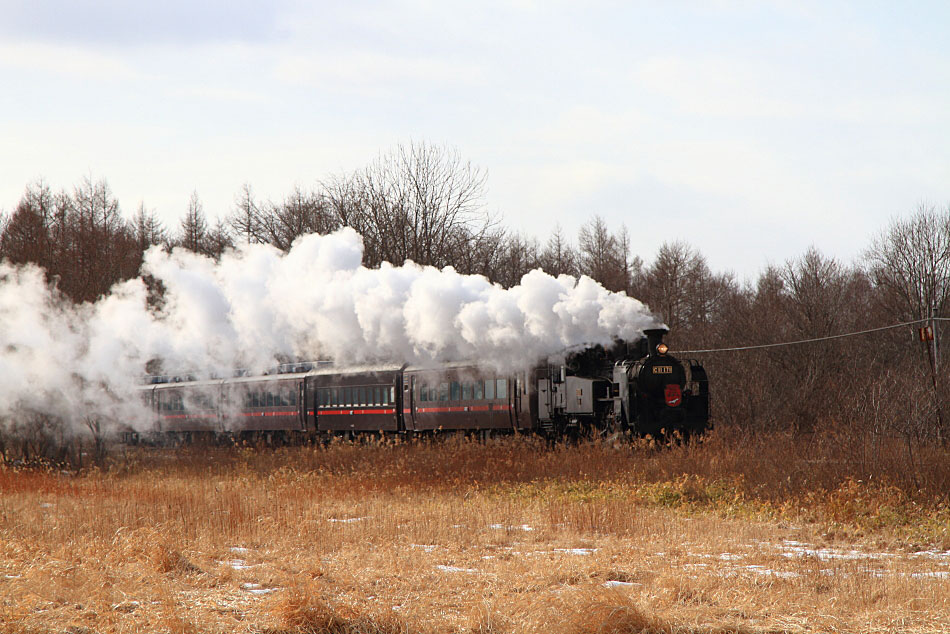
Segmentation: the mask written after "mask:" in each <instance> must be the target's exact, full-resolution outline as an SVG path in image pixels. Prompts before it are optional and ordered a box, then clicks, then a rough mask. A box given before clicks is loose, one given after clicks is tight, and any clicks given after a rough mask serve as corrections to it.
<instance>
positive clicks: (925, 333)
mask: <svg viewBox="0 0 950 634" xmlns="http://www.w3.org/2000/svg"><path fill="white" fill-rule="evenodd" d="M927 324H928V325H927V326H925V327H923V328H920V329H919V334H920V340H921V341H922V342H923V343H924V344H925V345H926V346H927V358H928V359H929V360H930V382H931V385H932V386H933V392H934V405H935V406H936V408H937V439H938V440H939V441H940V442H941V443H942V442H943V439H944V438H943V408H942V407H941V405H940V390H939V389H937V364H938V361H939V350H938V348H937V337H936V332H937V328H936V326H937V322H936V320H935V319H934V311H933V308H931V309H930V318H929V319H928V320H927Z"/></svg>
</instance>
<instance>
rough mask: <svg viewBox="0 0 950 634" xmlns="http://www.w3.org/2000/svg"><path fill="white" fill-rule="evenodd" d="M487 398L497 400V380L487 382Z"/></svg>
mask: <svg viewBox="0 0 950 634" xmlns="http://www.w3.org/2000/svg"><path fill="white" fill-rule="evenodd" d="M485 398H495V379H488V380H487V381H485Z"/></svg>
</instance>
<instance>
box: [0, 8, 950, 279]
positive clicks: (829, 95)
mask: <svg viewBox="0 0 950 634" xmlns="http://www.w3.org/2000/svg"><path fill="white" fill-rule="evenodd" d="M948 27H950V4H948V3H945V2H892V3H884V2H853V3H841V2H820V1H817V2H799V1H787V2H768V3H767V2H738V1H736V2H730V1H725V0H723V1H719V2H685V1H684V2H583V3H567V2H532V1H530V0H522V1H520V2H490V1H482V2H477V3H471V2H468V3H456V2H445V1H433V2H391V3H380V2H347V3H315V2H314V3H309V2H292V1H283V2H274V3H263V2H253V1H249V0H228V1H225V0H211V1H205V2H199V3H196V2H195V0H166V1H164V2H138V3H137V2H125V1H119V0H103V1H99V2H92V1H81V0H68V1H67V0H55V1H48V2H44V1H42V0H33V1H30V2H22V1H6V0H0V209H2V210H5V211H7V212H9V211H12V209H13V208H14V206H15V205H16V203H17V201H18V200H19V198H20V196H21V195H22V193H23V191H24V189H25V187H26V186H27V184H28V183H31V182H33V181H35V180H36V179H38V178H41V177H42V178H44V179H45V180H46V181H47V182H48V183H49V184H50V185H51V186H52V187H53V188H54V189H60V188H64V187H65V188H72V187H73V186H74V185H75V184H77V183H78V182H79V181H80V180H81V179H82V178H83V177H84V176H92V177H93V178H95V179H99V178H105V179H106V180H107V181H108V182H109V185H110V186H111V188H112V190H113V192H114V193H115V194H116V196H117V197H118V199H119V201H120V203H121V205H122V208H123V210H124V211H125V213H126V214H127V215H128V216H131V215H132V214H133V213H134V212H135V210H136V209H137V208H138V206H139V204H140V203H141V202H144V203H145V205H146V206H147V207H149V208H153V209H155V210H157V212H158V213H159V215H160V216H161V217H162V218H163V219H164V221H165V222H166V225H168V226H169V227H175V226H176V225H177V223H178V222H179V220H180V218H181V217H182V216H183V214H184V211H185V209H186V207H187V204H188V200H189V197H190V195H191V192H192V191H197V192H198V195H199V197H200V198H201V200H202V202H203V203H204V205H205V209H206V211H207V212H208V214H209V216H210V217H212V218H214V217H217V216H219V215H220V216H224V215H226V214H227V213H229V212H230V211H231V210H232V208H233V205H234V200H235V197H236V196H237V194H238V192H239V190H240V188H241V186H242V184H243V183H245V182H247V183H250V184H251V186H252V187H253V189H254V191H255V193H256V194H257V195H258V196H259V197H261V198H270V199H274V200H276V199H280V198H282V197H283V196H284V195H285V194H287V193H288V192H289V191H290V190H291V189H292V188H293V187H294V186H295V185H300V186H301V187H303V188H305V189H306V188H310V187H312V186H314V185H315V184H316V182H317V181H319V180H321V179H324V178H326V177H327V176H330V175H332V174H337V173H341V172H344V171H351V170H354V169H357V168H360V167H362V166H363V165H365V164H367V163H368V162H370V161H371V160H373V159H374V158H375V157H376V156H377V155H378V154H379V153H380V152H382V151H386V150H388V149H390V148H392V147H393V146H394V145H395V144H397V143H408V142H410V141H426V142H430V143H434V144H440V145H442V144H445V145H448V146H452V147H454V148H456V149H457V150H458V152H459V153H460V155H461V156H462V157H463V158H465V159H468V160H471V161H472V162H473V163H474V164H476V165H478V166H480V167H482V168H484V169H485V170H486V171H487V173H488V199H487V203H488V206H489V209H490V210H492V211H493V212H496V213H499V214H501V215H502V216H503V220H504V224H505V225H506V226H508V227H510V228H512V229H515V230H520V231H523V232H524V233H526V234H528V235H530V236H534V237H537V238H539V239H540V240H542V241H543V240H545V239H546V238H547V236H548V235H549V234H550V231H551V228H552V226H553V223H555V222H558V223H560V225H561V226H562V227H563V228H564V229H565V231H566V232H567V234H568V235H570V236H571V237H572V238H573V237H574V236H576V231H577V228H578V227H579V226H580V224H581V223H582V222H584V221H586V220H587V219H589V218H590V217H591V216H592V215H593V214H600V215H601V216H602V217H603V218H604V219H605V220H606V221H607V222H608V224H609V225H610V226H611V227H613V228H617V227H619V226H620V224H621V223H624V224H626V226H627V228H628V229H629V230H630V233H631V236H632V246H633V250H634V252H635V253H636V254H638V255H640V256H641V257H643V258H644V259H645V260H646V261H648V262H649V261H650V260H652V258H653V256H654V254H655V253H656V250H657V248H658V247H659V246H660V245H661V244H662V243H663V241H664V240H675V239H681V240H685V241H687V242H689V243H690V244H691V245H692V246H694V247H696V248H698V249H699V250H700V251H701V252H702V253H704V254H705V255H706V256H707V258H708V260H709V263H710V266H711V267H712V268H713V269H714V270H716V271H726V270H732V271H735V272H736V273H737V274H738V276H739V277H740V279H742V278H750V277H754V276H755V275H756V274H757V273H758V272H759V271H760V270H761V269H762V268H763V267H764V266H765V265H766V264H768V263H779V264H780V263H782V262H784V261H785V260H786V259H788V258H792V257H797V256H799V255H801V254H802V253H803V252H804V250H805V249H807V248H808V246H809V245H815V246H817V247H818V248H819V249H821V250H822V251H823V252H824V253H825V254H826V255H830V256H835V257H838V258H840V259H842V260H843V261H846V262H847V261H851V259H852V258H854V257H855V256H856V255H859V254H860V252H861V251H862V250H863V249H864V248H865V247H866V246H867V245H868V243H869V242H870V240H871V238H872V236H873V235H874V234H876V233H877V232H879V231H880V230H881V229H883V228H884V227H885V226H886V224H887V223H888V221H889V220H890V219H892V218H894V217H896V216H899V215H903V214H907V213H910V212H911V211H912V210H913V209H914V208H916V207H917V205H918V204H919V203H921V202H932V203H934V204H937V205H938V206H946V205H947V203H950V178H948V177H950V44H948V41H950V39H948V38H947V31H948Z"/></svg>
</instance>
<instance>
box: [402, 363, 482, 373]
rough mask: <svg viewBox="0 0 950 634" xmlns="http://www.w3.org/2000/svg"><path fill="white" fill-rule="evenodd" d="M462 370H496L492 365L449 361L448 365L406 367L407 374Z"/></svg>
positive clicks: (434, 364) (432, 364) (433, 364)
mask: <svg viewBox="0 0 950 634" xmlns="http://www.w3.org/2000/svg"><path fill="white" fill-rule="evenodd" d="M462 368H473V369H476V370H485V371H492V372H495V369H494V368H493V367H492V366H491V365H490V364H486V363H479V362H477V361H449V362H446V363H430V364H417V365H409V366H406V372H437V371H439V370H457V369H462Z"/></svg>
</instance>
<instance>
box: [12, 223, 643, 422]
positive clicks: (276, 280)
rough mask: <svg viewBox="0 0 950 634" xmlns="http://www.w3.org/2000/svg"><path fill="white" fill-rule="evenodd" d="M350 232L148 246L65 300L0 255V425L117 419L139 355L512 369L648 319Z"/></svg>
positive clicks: (171, 364)
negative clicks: (156, 294)
mask: <svg viewBox="0 0 950 634" xmlns="http://www.w3.org/2000/svg"><path fill="white" fill-rule="evenodd" d="M361 259H362V239H361V238H360V236H359V235H358V234H357V233H356V232H354V231H353V230H352V229H343V230H341V231H338V232H336V233H334V234H332V235H327V236H320V235H309V236H304V237H302V238H300V239H299V240H297V242H296V243H295V244H294V246H293V248H292V249H291V250H290V252H288V253H286V254H285V253H282V252H280V251H278V250H277V249H274V248H272V247H270V246H265V245H247V246H243V247H240V248H239V249H237V250H235V251H233V252H230V253H227V254H225V255H224V256H223V257H222V258H221V261H220V262H218V263H216V262H214V261H213V260H211V259H208V258H205V257H203V256H200V255H195V254H193V253H190V252H186V251H181V250H175V251H173V252H171V253H168V252H166V251H164V250H162V249H160V248H157V247H153V248H152V249H150V250H149V251H148V252H147V253H146V255H145V263H144V265H143V268H142V273H143V275H146V276H150V277H151V278H153V279H154V280H157V281H158V282H160V283H161V285H162V286H163V287H164V301H163V304H162V306H161V307H160V308H159V309H154V308H149V307H148V304H147V298H148V293H149V290H148V287H147V285H146V282H145V281H143V279H142V278H138V279H134V280H129V281H127V282H123V283H120V284H117V285H116V286H115V287H114V288H113V289H112V292H111V293H110V294H109V296H107V297H105V298H103V299H101V300H100V301H98V302H96V303H95V304H91V305H90V304H85V305H82V306H79V307H74V306H71V305H68V304H67V303H65V302H61V301H58V300H57V299H56V297H55V296H54V295H53V294H51V293H50V291H49V290H48V289H47V287H46V286H45V284H44V281H43V274H42V271H40V270H39V269H37V268H35V267H31V266H24V267H14V266H12V265H10V264H9V263H2V262H0V420H3V419H4V418H10V417H11V416H12V415H13V414H14V413H15V412H18V411H20V412H22V411H31V412H42V413H46V414H50V415H53V416H57V417H62V418H64V419H66V420H69V421H72V422H76V421H79V420H82V419H84V418H87V417H89V416H99V417H103V418H106V419H125V420H126V421H128V420H129V417H130V416H132V415H133V413H134V409H135V408H136V407H137V403H138V398H136V396H135V394H136V387H137V386H138V385H139V384H140V382H141V379H142V376H143V375H144V374H145V365H146V363H147V362H148V361H149V360H151V359H161V361H162V367H163V368H164V370H165V371H167V372H179V373H196V374H207V373H209V372H216V373H218V374H221V375H226V374H227V373H229V372H230V371H231V370H233V369H234V368H237V367H245V368H249V369H251V370H256V371H260V370H263V369H265V368H267V367H270V366H273V365H275V363H276V362H277V360H279V359H288V358H295V359H317V358H328V357H329V358H332V359H335V360H336V361H337V362H338V363H366V362H374V361H390V362H399V363H401V362H409V363H425V362H431V361H441V360H463V359H464V360H479V361H481V362H484V363H490V364H493V365H495V366H497V367H501V368H514V367H523V366H525V365H528V364H531V363H533V362H535V361H536V360H538V359H540V358H543V357H546V356H548V355H551V354H554V353H557V352H558V351H560V350H563V349H565V348H568V347H571V346H576V345H578V344H583V343H607V342H609V341H610V340H611V339H612V338H613V337H615V336H619V337H622V338H625V339H631V340H633V339H637V338H639V336H640V335H641V332H642V330H643V329H644V328H648V327H650V326H653V325H655V324H656V323H657V322H656V320H655V319H654V317H653V316H652V315H651V314H650V313H649V311H648V310H647V309H646V307H644V305H643V304H641V303H640V302H639V301H637V300H636V299H633V298H631V297H627V296H626V295H625V294H623V293H612V292H609V291H607V290H605V289H604V288H603V287H602V286H601V285H600V284H598V283H597V282H595V281H593V280H591V279H590V278H587V277H581V278H580V279H575V278H573V277H570V276H560V277H558V278H554V277H551V276H550V275H548V274H546V273H544V272H542V271H540V270H537V271H532V272H531V273H528V274H527V275H525V276H524V278H523V279H522V280H521V284H520V285H518V286H515V287H513V288H510V289H503V288H501V287H500V286H497V285H493V284H491V283H490V282H489V281H488V280H487V279H485V278H484V277H481V276H475V275H460V274H458V273H456V272H455V271H454V270H453V269H452V268H445V269H443V270H437V269H434V268H432V267H423V266H418V265H415V264H413V263H411V262H407V263H406V264H404V265H402V266H391V265H389V264H383V266H382V267H380V268H379V269H368V268H365V267H363V266H362V265H361Z"/></svg>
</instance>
